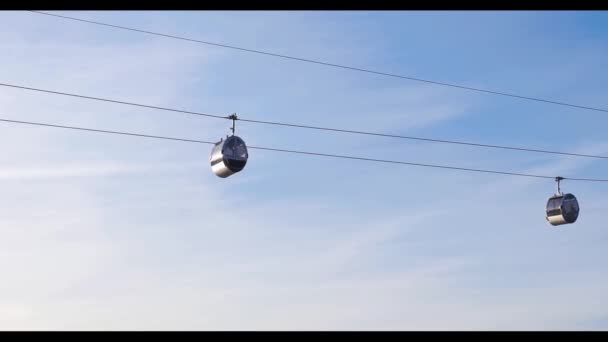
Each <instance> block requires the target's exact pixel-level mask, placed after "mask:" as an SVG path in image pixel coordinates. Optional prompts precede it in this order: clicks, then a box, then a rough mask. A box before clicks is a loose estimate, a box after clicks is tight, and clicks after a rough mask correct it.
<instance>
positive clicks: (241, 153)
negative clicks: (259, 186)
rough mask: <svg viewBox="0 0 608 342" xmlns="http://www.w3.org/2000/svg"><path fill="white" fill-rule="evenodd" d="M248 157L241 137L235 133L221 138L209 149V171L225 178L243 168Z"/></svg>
mask: <svg viewBox="0 0 608 342" xmlns="http://www.w3.org/2000/svg"><path fill="white" fill-rule="evenodd" d="M248 157H249V155H248V153H247V146H246V145H245V142H244V141H243V139H241V138H239V137H237V136H236V135H233V136H230V137H228V138H226V140H224V139H222V140H220V141H219V142H218V143H217V144H215V146H214V147H213V149H212V150H211V158H210V162H211V171H213V173H215V174H216V175H217V176H218V177H222V178H226V177H228V176H230V175H232V174H235V173H237V172H239V171H241V170H243V168H244V167H245V164H246V163H247V158H248Z"/></svg>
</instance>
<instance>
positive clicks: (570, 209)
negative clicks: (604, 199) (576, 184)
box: [546, 177, 580, 226]
mask: <svg viewBox="0 0 608 342" xmlns="http://www.w3.org/2000/svg"><path fill="white" fill-rule="evenodd" d="M562 179H563V178H561V177H558V178H556V181H557V184H558V185H557V187H558V188H557V189H558V190H557V194H555V195H554V196H552V197H551V198H549V200H548V201H547V217H546V218H547V221H549V223H550V224H551V225H553V226H559V225H562V224H570V223H574V222H576V220H577V219H578V215H579V211H580V208H579V205H578V200H577V199H576V197H575V196H574V195H573V194H563V193H561V191H560V189H559V182H560V180H562Z"/></svg>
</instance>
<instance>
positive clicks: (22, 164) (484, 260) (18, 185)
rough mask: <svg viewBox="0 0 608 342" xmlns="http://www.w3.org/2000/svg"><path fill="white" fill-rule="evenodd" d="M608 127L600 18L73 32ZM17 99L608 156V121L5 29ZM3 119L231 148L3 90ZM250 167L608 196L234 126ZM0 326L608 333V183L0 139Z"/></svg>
mask: <svg viewBox="0 0 608 342" xmlns="http://www.w3.org/2000/svg"><path fill="white" fill-rule="evenodd" d="M57 13H63V14H66V15H72V16H77V17H80V18H86V19H92V20H99V21H104V22H107V23H113V24H117V25H124V26H132V27H137V28H140V29H147V30H152V31H158V32H164V33H168V34H174V35H181V36H186V37H192V38H197V39H202V40H208V41H213V42H218V43H225V44H229V45H236V46H242V47H245V48H253V49H259V50H268V51H271V52H275V53H281V54H288V55H295V56H301V57H303V58H310V59H319V60H323V61H327V62H330V63H341V64H347V65H352V66H355V67H363V68H371V69H376V70H380V71H386V72H392V73H398V74H404V75H410V76H413V77H419V78H427V79H431V80H436V81H443V82H451V83H459V84H464V85H468V86H473V87H484V88H489V89H493V90H498V91H505V92H513V93H518V94H524V95H528V96H536V97H541V98H548V99H555V100H559V101H564V102H572V103H576V104H581V105H589V106H596V107H601V108H608V104H607V103H606V95H605V94H606V93H605V85H606V84H608V40H606V37H607V36H608V13H606V12H563V11H562V12H522V11H519V12H484V11H479V12H456V11H455V12H398V11H395V12H364V11H359V12H282V11H276V12H259V11H257V12H253V11H252V12H196V11H191V12H170V11H167V12H137V11H129V12H57ZM0 28H1V29H0V45H1V51H2V53H1V54H0V62H1V65H2V66H3V68H2V69H1V70H0V74H1V76H0V83H13V84H19V85H23V86H31V87H39V88H45V89H53V90H58V91H65V92H72V93H78V94H84V95H89V96H98V97H109V98H113V99H118V100H125V101H132V102H140V103H146V104H150V105H156V106H166V107H174V108H182V109H186V110H193V111H200V112H206V113H212V114H219V115H228V114H230V113H233V112H236V113H237V114H238V115H239V116H240V117H242V118H251V119H258V120H268V121H283V122H289V123H300V124H308V125H316V126H330V127H341V128H346V129H354V130H370V131H378V132H384V133H392V134H407V135H413V136H421V137H429V138H440V139H454V140H466V141H473V142H480V143H489V144H505V145H515V146H528V147H534V148H542V149H553V150H563V151H571V152H581V153H590V154H592V153H595V154H603V155H608V135H607V134H606V127H607V124H608V116H607V115H606V113H601V112H593V111H586V110H582V109H575V108H566V107H560V106H555V105H550V104H543V103H538V102H530V101H523V100H518V99H510V98H504V97H498V96H493V95H487V94H480V93H473V92H468V91H463V90H459V89H453V88H446V87H439V86H434V85H430V84H423V83H416V82H412V81H408V80H400V79H391V78H387V77H381V76H375V75H370V74H362V73H356V72H351V71H347V70H340V69H334V68H329V67H324V66H320V65H312V64H306V63H300V62H295V61H289V60H282V59H277V58H273V57H268V56H261V55H255V54H250V53H245V52H239V51H234V50H227V49H222V48H218V47H211V46H206V45H200V44H194V43H189V42H185V41H178V40H172V39H165V38H161V37H154V36H149V35H144V34H140V33H134V32H126V31H122V30H116V29H110V28H104V27H99V26H94V25H88V24H84V23H78V22H73V21H66V20H61V19H57V18H52V17H47V16H43V15H39V14H32V13H26V12H1V13H0ZM0 108H2V113H0V118H8V119H16V120H29V121H40V122H45V123H52V124H66V125H76V126H84V127H92V128H99V129H109V130H122V131H130V132H137V133H142V134H156V135H167V136H176V137H184V138H191V139H201V140H213V141H215V140H219V139H220V138H221V137H222V136H225V135H226V134H228V133H229V126H230V123H229V122H228V121H223V120H217V119H211V118H199V117H193V116H188V115H182V114H179V113H171V112H162V111H155V110H148V109H141V108H134V107H128V106H122V105H117V104H109V103H100V102H95V101H87V100H80V99H74V98H68V97H61V96H56V95H49V94H41V93H34V92H28V91H24V90H17V89H10V88H4V87H0ZM237 134H238V135H239V136H241V137H242V138H243V139H245V141H246V142H247V143H248V144H249V145H256V146H266V147H275V148H287V149H299V150H307V151H316V152H324V153H337V154H348V155H358V156H364V157H371V158H384V159H396V160H403V161H409V162H418V163H431V164H444V165H453V166H459V167H472V168H485V169H496V170H503V171H512V172H531V173H541V174H547V175H561V176H564V177H569V176H572V177H597V178H608V177H607V176H606V175H607V174H608V173H607V172H608V163H607V162H605V161H602V160H593V159H585V158H575V157H564V156H555V155H542V154H534V153H519V152H514V151H500V150H487V149H475V148H471V147H466V146H454V145H442V144H436V143H423V142H415V141H407V140H395V139H388V138H380V137H366V136H354V135H347V134H337V133H330V132H317V131H311V130H302V129H295V128H287V127H274V126H261V125H255V124H251V123H244V122H238V123H237ZM0 136H1V137H2V142H3V143H2V145H1V147H0V151H1V153H0V186H1V189H2V190H1V191H0V194H1V195H0V207H1V208H2V215H0V271H1V273H2V281H1V282H0V329H3V330H8V329H10V330H14V329H36V330H37V329H53V330H56V329H93V330H100V329H101V330H108V329H146V330H167V329H180V330H183V329H188V330H190V329H194V330H251V329H254V330H284V329H298V330H300V329H302V330H336V329H349V330H378V329H380V330H386V329H390V330H395V329H403V330H411V329H415V330H426V329H430V330H448V329H449V330H452V329H459V330H460V329H466V330H468V329H476V330H480V329H481V330H494V329H518V330H520V329H525V330H544V329H606V328H608V311H607V310H606V307H608V293H607V292H606V291H605V289H606V288H607V287H608V273H606V271H605V270H606V267H607V266H608V259H607V257H608V255H607V254H606V248H605V245H606V244H607V243H608V231H607V230H606V228H607V225H606V223H605V221H604V220H603V219H605V217H606V215H605V212H606V209H607V208H608V200H606V198H605V197H604V196H603V195H605V194H606V193H607V191H608V184H606V185H605V184H596V183H577V182H568V181H566V182H564V183H563V190H564V191H567V192H572V193H574V194H575V195H576V196H577V197H578V198H579V201H580V204H581V215H580V217H579V221H578V222H577V223H576V224H574V225H566V226H561V227H559V228H554V227H552V226H550V225H549V224H548V223H547V222H546V221H545V218H544V207H545V204H546V201H547V198H548V197H549V196H551V195H552V194H553V193H554V192H555V190H556V189H555V183H554V182H553V181H552V180H542V179H527V178H512V177H507V176H500V175H490V174H475V173H465V172H458V171H449V170H436V169H428V168H420V167H414V166H401V165H387V164H375V163H366V162H361V161H355V160H352V161H349V160H339V159H327V158H323V157H313V156H301V155H291V154H283V153H277V152H267V151H259V150H250V160H249V162H248V164H247V166H246V168H245V170H244V171H243V172H241V173H239V174H237V175H235V176H233V177H230V178H227V179H221V178H218V177H216V176H215V175H213V174H212V173H211V171H210V167H209V165H208V159H209V152H210V150H211V146H208V145H199V144H189V143H181V142H171V141H162V140H151V139H141V138H134V137H121V136H112V135H103V134H95V133H86V132H77V131H65V130H58V129H52V128H43V127H30V126H19V125H13V124H7V123H0Z"/></svg>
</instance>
